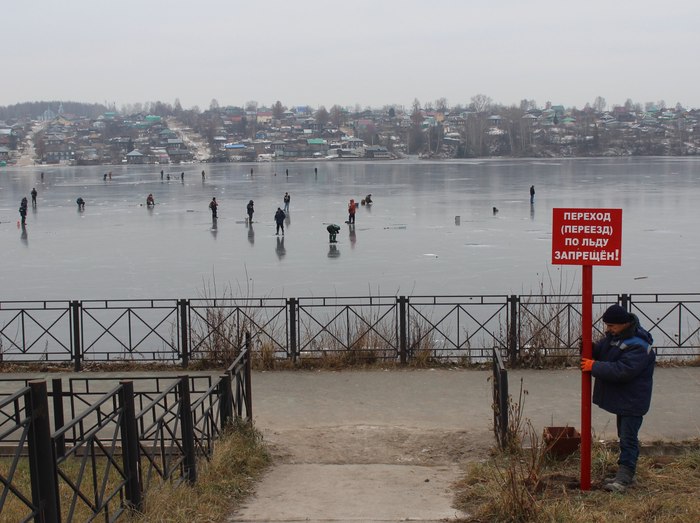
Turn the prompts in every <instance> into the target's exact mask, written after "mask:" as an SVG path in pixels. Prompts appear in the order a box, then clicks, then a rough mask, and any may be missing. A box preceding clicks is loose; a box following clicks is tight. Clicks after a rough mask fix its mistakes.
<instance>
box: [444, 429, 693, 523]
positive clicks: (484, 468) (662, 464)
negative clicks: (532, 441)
mask: <svg viewBox="0 0 700 523" xmlns="http://www.w3.org/2000/svg"><path fill="white" fill-rule="evenodd" d="M616 457H617V452H615V451H611V449H608V448H607V447H603V446H598V447H596V448H594V449H593V453H592V474H591V476H592V485H591V490H590V491H588V492H582V491H581V490H580V489H579V477H580V476H579V474H580V461H579V458H578V455H574V456H572V457H570V458H569V459H567V460H565V461H563V462H562V461H555V460H551V459H548V458H547V459H545V460H544V461H543V462H542V467H541V468H540V469H539V472H538V477H537V478H536V480H534V478H532V477H528V475H527V474H520V473H519V472H518V471H531V470H532V468H531V467H530V465H528V459H527V457H526V456H524V455H522V454H503V455H498V456H495V457H494V458H493V460H492V461H490V462H488V463H480V464H476V465H473V466H472V467H471V468H470V470H469V471H468V472H467V474H466V476H465V477H464V479H463V480H461V481H460V482H459V483H458V484H457V485H456V487H457V492H458V493H457V498H456V504H457V506H458V507H459V508H460V509H462V510H464V511H465V512H467V513H469V514H472V517H471V518H467V519H466V520H464V521H470V522H482V521H483V522H486V521H488V522H491V521H512V522H519V521H528V522H550V521H566V522H573V523H578V522H580V523H583V522H586V523H588V522H591V521H601V522H603V521H605V522H607V521H645V522H647V521H659V522H679V523H680V522H696V521H700V442H695V443H693V444H690V445H688V446H687V447H686V448H685V451H684V452H683V453H682V454H680V455H674V456H668V455H660V456H650V455H645V456H642V457H641V458H640V461H639V464H638V469H637V483H636V485H635V486H634V487H632V488H630V489H629V490H628V491H627V493H625V494H611V493H609V492H607V491H604V490H602V480H603V478H604V477H606V476H607V475H610V474H611V473H612V472H613V471H614V469H615V467H616V465H614V462H615V460H616ZM504 471H505V472H504ZM511 476H515V478H514V479H515V481H511V480H512V479H513V478H512V477H511ZM516 484H517V486H518V489H517V490H515V491H514V490H513V486H514V485H516ZM518 496H520V498H518ZM518 499H522V500H523V502H522V503H519V502H518Z"/></svg>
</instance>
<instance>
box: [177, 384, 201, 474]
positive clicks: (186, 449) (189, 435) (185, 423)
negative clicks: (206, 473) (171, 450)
mask: <svg viewBox="0 0 700 523" xmlns="http://www.w3.org/2000/svg"><path fill="white" fill-rule="evenodd" d="M180 426H181V427H182V451H183V453H184V454H185V460H184V467H185V470H184V476H185V480H186V481H187V482H188V483H194V482H195V481H197V455H196V451H195V446H194V422H193V421H192V404H191V403H190V379H189V376H180Z"/></svg>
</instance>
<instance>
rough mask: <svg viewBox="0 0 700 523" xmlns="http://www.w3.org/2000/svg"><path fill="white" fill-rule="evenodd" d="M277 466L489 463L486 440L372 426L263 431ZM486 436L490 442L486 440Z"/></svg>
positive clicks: (476, 436) (482, 436) (475, 435)
mask: <svg viewBox="0 0 700 523" xmlns="http://www.w3.org/2000/svg"><path fill="white" fill-rule="evenodd" d="M263 436H264V438H265V440H266V441H267V442H268V443H269V444H270V448H271V450H272V453H273V456H274V459H275V462H278V463H288V464H302V463H307V464H308V463H321V464H335V465H347V464H365V465H366V464H385V465H401V464H404V465H405V464H410V465H422V466H442V465H453V464H455V463H459V464H463V463H467V462H470V461H475V460H480V459H486V458H487V457H488V453H489V450H490V449H491V448H492V446H493V440H492V439H491V438H489V437H488V436H489V435H488V434H483V433H477V432H467V431H463V430H461V431H454V430H442V429H431V430H424V429H417V428H393V427H383V426H372V425H354V426H350V427H328V428H322V429H312V428H310V429H290V430H285V431H276V432H273V431H270V430H267V431H264V432H263ZM485 436H486V438H485Z"/></svg>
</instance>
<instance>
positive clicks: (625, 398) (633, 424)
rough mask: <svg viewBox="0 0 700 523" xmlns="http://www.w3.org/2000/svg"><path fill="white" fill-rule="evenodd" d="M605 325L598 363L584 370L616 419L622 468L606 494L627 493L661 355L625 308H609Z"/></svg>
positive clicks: (587, 362) (585, 363) (585, 364)
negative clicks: (657, 363) (656, 365)
mask: <svg viewBox="0 0 700 523" xmlns="http://www.w3.org/2000/svg"><path fill="white" fill-rule="evenodd" d="M603 323H605V337H604V338H602V339H601V340H599V341H598V342H597V343H596V344H595V345H594V346H593V359H587V358H582V359H581V370H582V371H584V372H590V373H591V375H592V376H593V377H595V385H594V387H593V403H595V404H596V405H598V406H599V407H600V408H601V409H603V410H607V411H608V412H611V413H612V414H615V415H616V417H617V436H618V438H619V440H620V457H619V459H618V462H617V463H618V465H619V467H618V470H617V474H616V475H615V477H614V478H612V479H610V480H607V481H606V482H605V484H604V487H603V488H605V489H606V490H609V491H611V492H620V493H622V492H625V490H627V487H629V486H630V485H631V484H632V482H633V480H634V474H635V472H636V469H637V458H638V457H639V438H638V433H639V428H640V427H641V426H642V420H643V417H644V415H645V414H646V413H647V412H648V411H649V405H650V403H651V389H652V383H653V375H654V364H655V362H656V353H655V352H654V350H653V348H652V346H651V344H652V342H653V341H654V340H653V339H652V337H651V335H650V334H649V333H648V332H647V331H645V330H644V329H643V328H642V327H640V325H639V319H638V318H637V317H636V316H635V315H634V314H631V313H629V312H627V311H626V310H625V309H624V308H622V307H621V306H620V305H611V306H610V307H608V309H607V310H606V311H605V313H604V314H603Z"/></svg>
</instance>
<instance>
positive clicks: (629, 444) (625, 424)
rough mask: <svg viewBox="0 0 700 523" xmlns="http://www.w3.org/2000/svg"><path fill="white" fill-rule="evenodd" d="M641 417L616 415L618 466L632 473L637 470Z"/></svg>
mask: <svg viewBox="0 0 700 523" xmlns="http://www.w3.org/2000/svg"><path fill="white" fill-rule="evenodd" d="M643 419H644V418H643V417H642V416H622V415H620V414H618V415H617V437H618V438H619V439H620V459H619V460H618V461H617V463H618V464H619V465H624V466H625V467H627V468H628V469H630V470H631V471H632V472H633V473H634V472H635V471H636V470H637V458H639V438H638V434H639V428H640V427H641V426H642V420H643Z"/></svg>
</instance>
